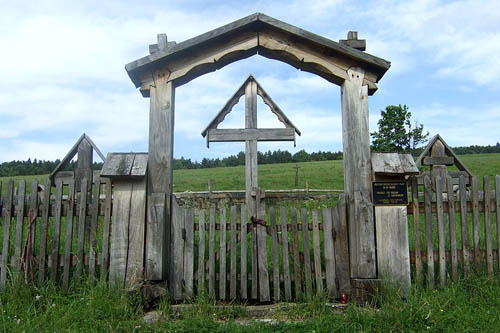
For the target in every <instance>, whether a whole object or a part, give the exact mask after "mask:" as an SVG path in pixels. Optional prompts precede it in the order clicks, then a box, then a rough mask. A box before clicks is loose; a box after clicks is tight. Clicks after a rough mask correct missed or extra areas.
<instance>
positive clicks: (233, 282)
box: [229, 205, 236, 299]
mask: <svg viewBox="0 0 500 333" xmlns="http://www.w3.org/2000/svg"><path fill="white" fill-rule="evenodd" d="M230 218H231V239H230V246H231V248H230V252H231V257H230V265H229V266H230V273H229V274H230V282H229V298H231V299H236V206H234V205H233V206H231V217H230Z"/></svg>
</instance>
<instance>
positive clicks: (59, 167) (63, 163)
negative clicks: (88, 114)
mask: <svg viewBox="0 0 500 333" xmlns="http://www.w3.org/2000/svg"><path fill="white" fill-rule="evenodd" d="M83 141H87V142H88V144H89V145H90V146H91V147H92V148H93V149H94V151H95V152H96V153H97V155H99V157H100V158H101V159H102V161H103V162H104V161H105V160H106V158H105V157H104V155H103V154H102V153H101V151H100V150H99V148H97V146H96V144H95V143H94V141H92V139H91V138H90V137H89V136H88V135H87V134H85V133H83V134H82V136H80V138H79V139H78V140H76V142H75V144H74V145H73V147H71V149H70V150H69V151H68V153H67V154H66V156H64V158H63V159H62V160H61V162H60V163H59V164H58V165H57V166H56V168H55V169H54V170H53V171H52V172H51V173H50V175H49V178H50V179H51V180H53V179H54V176H55V174H56V173H58V172H59V171H63V169H64V168H66V167H67V166H68V164H69V162H71V160H72V159H73V157H75V155H76V153H77V152H78V146H80V144H81V143H82V142H83Z"/></svg>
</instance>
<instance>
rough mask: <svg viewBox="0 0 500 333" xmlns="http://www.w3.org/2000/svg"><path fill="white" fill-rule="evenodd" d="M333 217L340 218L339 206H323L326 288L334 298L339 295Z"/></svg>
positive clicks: (330, 296)
mask: <svg viewBox="0 0 500 333" xmlns="http://www.w3.org/2000/svg"><path fill="white" fill-rule="evenodd" d="M332 213H333V214H332ZM332 215H333V216H332ZM332 218H333V219H336V220H338V218H339V211H338V206H337V207H334V208H323V246H324V248H325V250H324V251H325V274H326V289H327V291H328V297H329V298H334V297H336V295H337V286H336V282H335V278H336V272H335V250H334V247H333V242H334V239H333V223H332V222H333V221H332Z"/></svg>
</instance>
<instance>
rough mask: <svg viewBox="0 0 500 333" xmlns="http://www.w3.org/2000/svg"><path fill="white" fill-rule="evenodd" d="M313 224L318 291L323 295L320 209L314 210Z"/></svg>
mask: <svg viewBox="0 0 500 333" xmlns="http://www.w3.org/2000/svg"><path fill="white" fill-rule="evenodd" d="M312 225H313V254H314V277H315V279H316V293H317V294H318V295H321V294H322V293H323V279H322V276H321V249H320V240H319V223H318V211H317V210H315V209H314V210H313V211H312Z"/></svg>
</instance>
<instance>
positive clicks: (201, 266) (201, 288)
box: [197, 209, 205, 295]
mask: <svg viewBox="0 0 500 333" xmlns="http://www.w3.org/2000/svg"><path fill="white" fill-rule="evenodd" d="M197 215H198V236H199V243H198V294H199V295H201V294H203V293H204V292H205V211H204V210H203V209H198V210H197Z"/></svg>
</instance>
